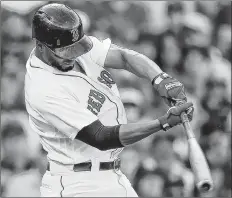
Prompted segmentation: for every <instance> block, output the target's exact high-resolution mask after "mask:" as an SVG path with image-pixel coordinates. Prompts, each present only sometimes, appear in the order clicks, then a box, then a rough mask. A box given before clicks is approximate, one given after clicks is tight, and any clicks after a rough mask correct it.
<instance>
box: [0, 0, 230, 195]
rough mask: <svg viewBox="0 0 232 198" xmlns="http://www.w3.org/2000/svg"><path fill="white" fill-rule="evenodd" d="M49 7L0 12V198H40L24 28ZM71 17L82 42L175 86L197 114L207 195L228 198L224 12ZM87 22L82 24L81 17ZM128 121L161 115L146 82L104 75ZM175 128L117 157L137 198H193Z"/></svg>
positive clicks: (225, 6) (118, 7) (41, 159)
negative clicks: (143, 66) (148, 67)
mask: <svg viewBox="0 0 232 198" xmlns="http://www.w3.org/2000/svg"><path fill="white" fill-rule="evenodd" d="M45 3H48V2H40V1H37V2H36V1H35V2H32V1H31V2H29V1H28V2H19V1H18V2H14V3H12V2H2V7H1V196H5V197H10V196H39V186H40V179H41V177H42V175H43V173H44V171H45V169H46V156H45V152H44V151H43V149H42V148H41V146H40V144H39V140H38V137H37V136H36V134H35V133H34V132H32V131H31V129H30V128H29V126H28V120H27V114H26V111H25V105H24V90H23V85H24V74H25V63H26V60H27V58H28V56H29V54H30V51H31V50H32V48H33V44H34V42H33V41H32V40H31V28H30V26H31V19H32V16H33V13H34V11H35V10H36V9H37V8H38V7H40V6H41V5H42V4H45ZM65 4H67V5H69V6H70V7H72V8H74V9H78V10H79V11H78V12H79V14H80V15H81V18H82V20H83V23H84V28H85V29H86V32H87V34H89V35H93V36H96V37H98V38H99V39H104V38H108V37H110V38H111V39H112V42H113V43H116V44H118V45H121V46H124V47H128V48H131V49H134V50H137V51H139V52H141V53H143V54H145V55H147V56H148V57H149V58H151V59H152V60H154V61H156V62H157V63H158V64H159V65H160V67H161V68H162V69H163V71H165V72H167V73H169V74H170V75H172V76H174V77H176V78H177V79H179V80H180V81H182V82H183V83H184V85H185V87H186V92H187V94H188V97H189V98H190V100H191V101H193V103H194V105H195V116H194V120H193V122H192V127H193V129H194V131H195V134H196V137H197V139H198V140H199V142H200V144H201V147H202V148H203V150H204V152H205V154H206V157H207V160H208V163H209V165H210V168H211V172H212V176H213V179H214V182H215V189H214V190H213V191H212V192H210V193H208V194H206V195H204V197H231V178H230V177H231V164H230V163H231V110H230V109H231V91H230V90H231V3H230V2H224V1H222V2H219V1H198V2H191V1H186V2H175V3H168V2H164V1H163V2H161V1H160V2H159V1H157V2H129V1H128V2H119V1H116V2H108V1H107V2H101V1H96V2H94V1H75V2H74V1H65ZM85 13H86V14H85ZM112 74H113V77H114V79H115V81H116V82H117V83H118V86H119V88H120V93H121V97H122V100H123V102H124V105H125V108H126V111H127V116H128V121H129V122H138V121H144V120H151V119H153V118H155V117H157V116H161V115H162V114H164V113H165V112H166V110H167V106H165V105H164V103H163V101H162V100H161V99H160V98H159V97H158V95H157V93H156V92H155V91H154V90H153V89H152V87H151V85H150V82H147V81H146V80H142V79H138V78H137V77H136V76H134V75H133V74H130V73H128V72H125V71H117V75H116V73H115V71H112ZM187 152H188V148H187V145H186V139H185V136H184V132H183V129H182V127H181V126H179V127H175V128H173V129H171V130H170V131H168V132H167V133H161V134H160V135H157V136H151V137H148V138H146V139H145V140H143V141H141V142H139V143H137V144H134V145H133V146H131V147H128V148H126V149H124V151H123V152H122V153H121V158H122V162H123V164H122V170H123V172H124V173H125V174H126V175H127V177H128V178H129V180H130V181H131V183H132V185H133V186H134V188H135V189H136V191H137V193H138V194H139V195H140V196H146V197H161V196H166V197H168V196H169V197H192V196H199V193H198V192H197V191H196V189H195V187H194V178H193V174H192V172H191V169H190V165H189V161H188V154H187Z"/></svg>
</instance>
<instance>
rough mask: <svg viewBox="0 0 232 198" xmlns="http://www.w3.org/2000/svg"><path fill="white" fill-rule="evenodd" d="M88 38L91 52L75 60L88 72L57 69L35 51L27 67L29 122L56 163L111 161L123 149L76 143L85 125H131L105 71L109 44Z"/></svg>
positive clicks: (107, 41) (26, 84)
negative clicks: (97, 123) (96, 122)
mask: <svg viewBox="0 0 232 198" xmlns="http://www.w3.org/2000/svg"><path fill="white" fill-rule="evenodd" d="M90 39H91V41H92V42H93V47H92V49H91V50H90V51H89V52H88V53H86V54H84V55H82V56H80V57H78V58H77V59H76V61H77V62H78V64H79V65H80V66H81V67H82V68H83V69H84V71H85V73H86V74H83V73H81V72H77V71H74V70H71V71H68V72H62V71H59V70H58V69H56V68H54V67H52V66H49V65H47V64H45V63H44V62H42V61H41V60H40V59H39V58H37V57H36V56H35V54H34V49H33V51H32V52H31V54H30V57H29V59H28V61H27V64H26V68H27V72H26V75H25V103H26V109H27V112H28V114H29V124H30V126H31V128H32V130H33V131H35V132H36V133H38V135H39V136H40V142H41V144H42V146H43V148H44V149H45V150H46V151H47V152H48V154H47V157H48V160H52V161H54V162H56V163H60V164H67V165H68V164H76V163H81V162H85V161H89V160H99V161H111V160H113V159H114V158H115V157H117V155H118V154H119V153H120V151H121V150H122V148H120V149H111V150H107V151H101V150H99V149H97V148H95V147H92V146H90V145H88V144H86V143H84V142H82V141H80V140H77V139H75V136H76V135H77V133H78V132H79V131H80V130H81V129H82V128H83V127H85V126H87V125H89V124H91V123H92V122H94V121H95V120H97V119H99V120H100V121H101V122H102V123H103V124H104V125H105V126H114V125H118V124H126V123H127V119H126V114H125V110H124V107H123V104H122V102H121V99H120V96H119V91H118V88H117V85H116V84H115V82H114V80H113V79H112V77H111V75H110V73H109V72H108V71H106V70H105V69H104V61H105V59H106V55H107V52H108V50H109V48H110V45H111V41H110V39H106V40H104V41H100V40H98V39H97V38H95V37H90Z"/></svg>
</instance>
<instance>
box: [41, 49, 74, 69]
mask: <svg viewBox="0 0 232 198" xmlns="http://www.w3.org/2000/svg"><path fill="white" fill-rule="evenodd" d="M44 49H45V52H44V54H45V56H46V59H47V60H48V61H49V63H50V64H51V65H54V66H55V67H57V68H58V69H59V70H61V71H69V70H72V69H73V67H74V63H75V60H76V57H73V58H72V59H68V58H63V57H60V56H58V55H57V54H55V53H54V52H53V51H52V50H51V49H49V48H47V47H45V48H44Z"/></svg>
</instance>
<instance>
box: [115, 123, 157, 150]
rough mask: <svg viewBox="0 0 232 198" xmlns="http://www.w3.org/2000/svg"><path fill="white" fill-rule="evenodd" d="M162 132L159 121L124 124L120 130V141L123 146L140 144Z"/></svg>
mask: <svg viewBox="0 0 232 198" xmlns="http://www.w3.org/2000/svg"><path fill="white" fill-rule="evenodd" d="M160 130H161V125H160V122H159V120H158V119H157V120H152V121H149V122H146V123H132V124H123V125H121V126H120V129H119V139H120V142H121V143H122V145H123V146H127V145H130V144H133V143H135V142H138V141H140V140H142V139H144V138H146V137H148V136H149V135H151V134H153V133H156V132H158V131H160Z"/></svg>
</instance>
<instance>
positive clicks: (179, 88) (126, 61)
mask: <svg viewBox="0 0 232 198" xmlns="http://www.w3.org/2000/svg"><path fill="white" fill-rule="evenodd" d="M104 67H106V68H113V69H125V70H127V71H129V72H132V73H133V74H135V75H137V76H138V77H142V78H145V79H147V80H149V81H150V82H152V84H153V86H154V88H155V89H156V90H157V91H158V93H159V94H160V96H161V97H163V98H164V100H165V102H166V103H167V104H168V105H169V106H172V105H173V104H176V102H179V101H182V102H183V101H187V98H186V95H185V91H184V86H183V84H182V83H180V82H179V81H178V80H177V79H174V78H172V77H171V76H170V75H168V74H166V73H164V72H163V71H162V70H161V69H160V68H159V66H158V65H157V64H156V63H155V62H153V61H152V60H150V59H149V58H148V57H146V56H145V55H143V54H140V53H138V52H135V51H133V50H130V49H126V48H122V47H119V46H117V45H114V44H111V45H110V48H109V50H108V53H107V55H106V58H105V62H104Z"/></svg>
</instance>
